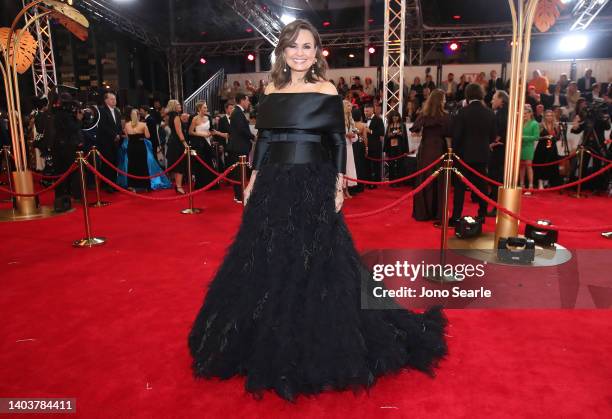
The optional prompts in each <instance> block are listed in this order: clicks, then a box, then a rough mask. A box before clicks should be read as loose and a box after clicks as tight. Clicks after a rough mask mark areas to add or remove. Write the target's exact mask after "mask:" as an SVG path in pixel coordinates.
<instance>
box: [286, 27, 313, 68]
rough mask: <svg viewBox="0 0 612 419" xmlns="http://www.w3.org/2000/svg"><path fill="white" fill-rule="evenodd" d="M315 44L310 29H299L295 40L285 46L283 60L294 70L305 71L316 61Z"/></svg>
mask: <svg viewBox="0 0 612 419" xmlns="http://www.w3.org/2000/svg"><path fill="white" fill-rule="evenodd" d="M316 51H317V50H316V45H315V40H314V36H313V35H312V33H311V32H310V31H307V30H305V29H300V32H298V36H297V38H296V40H295V42H293V43H291V44H290V45H289V46H288V47H286V48H285V62H286V63H287V65H288V66H289V67H290V68H291V70H293V71H296V72H305V71H308V69H309V68H310V67H311V66H312V65H313V64H314V63H315V61H316Z"/></svg>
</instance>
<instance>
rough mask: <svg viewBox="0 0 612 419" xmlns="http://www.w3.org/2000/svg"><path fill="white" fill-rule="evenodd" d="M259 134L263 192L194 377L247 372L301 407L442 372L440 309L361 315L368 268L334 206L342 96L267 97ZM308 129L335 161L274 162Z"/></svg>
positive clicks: (214, 303)
mask: <svg viewBox="0 0 612 419" xmlns="http://www.w3.org/2000/svg"><path fill="white" fill-rule="evenodd" d="M257 127H258V129H259V140H258V144H257V146H256V152H255V168H257V169H258V175H257V178H256V181H255V184H254V186H253V191H252V194H251V196H250V199H249V201H248V204H247V206H246V207H245V210H244V213H243V217H242V222H241V224H240V227H239V229H238V232H237V234H236V236H235V238H234V241H233V243H232V244H231V245H230V247H229V249H228V251H227V254H226V256H225V258H224V260H223V262H222V264H221V266H220V267H219V269H218V271H217V272H216V274H215V276H214V278H213V280H212V282H211V283H210V285H209V287H208V291H207V293H206V296H205V299H204V303H203V305H202V307H201V309H200V311H199V313H198V314H197V317H196V319H195V321H194V323H193V327H192V330H191V332H190V334H189V337H188V345H189V349H190V352H191V355H192V357H193V364H192V368H193V372H194V375H195V376H196V377H205V378H209V377H220V378H230V377H232V376H234V375H236V374H239V375H243V376H245V377H246V382H245V388H246V390H247V391H249V392H251V393H252V394H253V395H254V396H256V397H261V395H262V393H263V390H266V389H272V390H274V391H276V393H277V394H278V395H279V396H281V397H283V398H284V399H287V400H290V401H293V400H294V399H295V397H296V396H298V395H299V394H315V393H319V392H321V391H324V390H328V389H335V390H342V389H353V390H358V389H360V388H364V387H365V388H368V387H370V386H372V385H373V384H374V382H375V380H376V378H377V377H379V376H381V375H384V374H386V373H390V372H394V371H399V370H401V369H403V368H413V369H417V370H420V371H424V372H426V373H429V374H431V375H433V368H434V367H435V366H436V364H437V361H438V360H439V359H440V358H442V357H443V356H444V355H446V353H447V346H446V342H445V339H444V329H445V326H446V319H445V317H444V315H443V313H442V312H441V310H440V308H439V307H436V308H432V309H430V310H428V311H426V312H425V313H414V312H411V311H408V310H405V309H401V308H400V309H397V310H372V309H362V308H361V292H362V290H361V280H362V278H363V275H364V273H365V274H366V275H369V273H368V272H367V268H366V267H365V266H364V265H363V263H362V261H361V260H360V257H359V254H358V253H357V251H356V249H355V246H354V244H353V240H352V238H351V235H350V232H349V230H348V228H347V226H346V224H345V222H344V218H343V216H342V213H337V212H336V211H335V204H334V198H335V187H336V175H337V173H338V171H342V170H343V168H344V165H345V162H346V149H345V144H346V143H345V140H344V118H343V111H342V101H341V99H340V97H339V96H330V95H325V94H321V93H282V94H271V95H268V96H264V98H263V100H262V101H261V102H260V105H259V112H258V120H257ZM302 130H304V132H308V133H315V132H316V133H320V134H322V135H323V140H322V142H324V144H325V145H326V147H327V150H329V155H330V158H329V160H327V161H317V162H310V163H301V164H286V163H275V162H274V161H270V158H269V157H270V150H271V149H272V148H273V147H275V142H276V141H285V142H286V141H287V138H286V137H283V135H282V134H279V133H283V132H290V133H293V134H292V135H290V137H289V138H290V141H293V142H300V141H301V140H300V138H301V137H300V135H299V134H296V133H299V132H302ZM304 138H308V139H310V140H312V135H308V136H306V135H304ZM276 146H278V145H276Z"/></svg>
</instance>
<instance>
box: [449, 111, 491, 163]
mask: <svg viewBox="0 0 612 419" xmlns="http://www.w3.org/2000/svg"><path fill="white" fill-rule="evenodd" d="M496 136H497V128H496V123H495V114H494V113H493V111H492V110H491V109H489V108H487V107H486V106H485V105H483V104H482V103H481V102H472V103H470V104H469V105H468V106H466V107H465V108H462V109H461V110H460V111H459V112H458V113H457V116H456V117H455V119H454V121H453V151H454V152H455V153H457V154H458V155H459V157H461V158H462V159H463V160H464V161H465V162H466V163H487V162H488V161H489V152H490V151H489V144H490V143H491V142H493V141H495V137H496Z"/></svg>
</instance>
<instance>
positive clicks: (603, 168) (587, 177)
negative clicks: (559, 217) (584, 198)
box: [524, 164, 612, 192]
mask: <svg viewBox="0 0 612 419" xmlns="http://www.w3.org/2000/svg"><path fill="white" fill-rule="evenodd" d="M611 168H612V164H609V165H607V166H604V167H602V168H601V169H599V170H598V171H596V172H593V173H591V174H590V175H588V176H586V177H583V178H582V179H580V180H575V181H574V182H570V183H566V184H565V185H560V186H554V187H552V188H546V189H524V190H525V191H529V192H552V191H559V190H561V189H566V188H571V187H572V186H576V185H579V184H581V183H584V182H587V181H589V180H591V179H593V178H594V177H597V176H599V175H601V174H602V173H604V172H605V171H607V170H610V169H611Z"/></svg>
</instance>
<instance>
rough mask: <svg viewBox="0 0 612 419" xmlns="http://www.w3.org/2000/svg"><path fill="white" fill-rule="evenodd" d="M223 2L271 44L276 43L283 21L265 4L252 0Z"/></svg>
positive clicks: (228, 0)
mask: <svg viewBox="0 0 612 419" xmlns="http://www.w3.org/2000/svg"><path fill="white" fill-rule="evenodd" d="M224 2H225V3H226V4H227V5H228V6H230V7H231V8H232V10H234V12H236V13H237V14H238V16H240V17H241V18H243V19H244V20H245V21H246V22H247V23H248V24H249V25H251V26H252V27H253V28H254V29H255V30H256V31H257V32H259V33H260V34H261V36H263V37H264V38H265V39H266V40H267V41H268V42H269V43H270V44H271V45H272V46H274V47H275V46H276V45H278V37H279V35H280V33H281V30H282V29H283V23H282V22H281V20H280V19H279V17H278V16H276V15H275V14H274V13H272V11H271V10H270V9H269V8H268V7H267V6H264V5H262V4H259V3H258V2H256V1H254V0H224Z"/></svg>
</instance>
